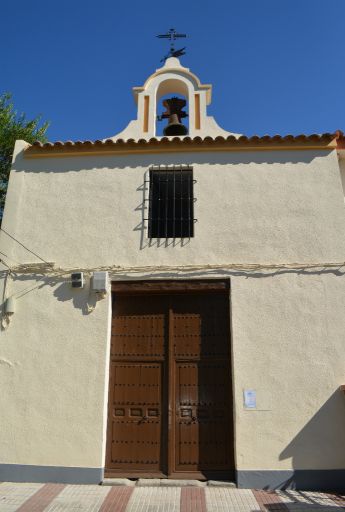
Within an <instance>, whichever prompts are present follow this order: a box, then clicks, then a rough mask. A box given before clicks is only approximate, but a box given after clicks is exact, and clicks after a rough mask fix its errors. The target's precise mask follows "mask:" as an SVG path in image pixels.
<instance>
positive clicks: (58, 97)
mask: <svg viewBox="0 0 345 512" xmlns="http://www.w3.org/2000/svg"><path fill="white" fill-rule="evenodd" d="M0 16H1V25H0V26H1V30H0V45H1V49H2V55H1V60H0V93H1V92H4V91H10V92H12V93H13V98H14V103H15V106H16V108H17V109H18V110H19V111H25V112H26V113H27V114H28V116H35V115H36V114H39V113H41V114H42V116H43V118H44V119H47V120H49V121H50V122H51V125H50V128H49V130H48V136H49V139H50V140H68V139H71V140H85V139H92V140H93V139H98V138H105V137H108V136H112V135H114V134H115V133H117V132H119V131H121V130H122V129H123V128H124V127H125V126H126V125H127V123H128V121H129V120H131V119H133V118H135V115H136V110H135V105H134V101H133V98H132V94H131V87H132V86H136V85H142V84H143V82H144V80H145V79H146V78H147V76H149V75H150V74H151V73H152V72H153V71H154V70H155V69H156V68H157V67H160V63H159V60H160V58H161V57H162V56H163V55H164V54H165V53H166V51H167V47H168V45H167V43H166V42H165V41H164V40H160V39H157V38H155V37H154V36H155V35H156V34H158V33H162V32H165V31H167V30H168V29H169V28H170V27H175V28H176V29H177V30H178V31H179V32H186V33H187V34H188V39H187V40H182V43H183V46H184V45H185V44H186V45H187V52H188V53H187V55H186V56H185V57H182V58H181V62H182V64H183V65H184V66H186V67H189V68H190V69H191V70H192V71H193V72H194V73H196V74H197V75H198V76H199V77H200V79H201V81H202V82H203V83H212V84H213V102H212V105H211V106H210V107H209V113H210V114H211V115H214V116H215V118H216V120H217V121H218V123H219V124H220V125H221V126H222V127H223V128H225V129H227V130H230V131H234V132H240V133H244V134H247V135H253V134H259V135H263V134H266V133H268V134H275V133H280V134H287V133H293V134H298V133H315V132H317V133H319V132H328V131H334V130H336V129H344V130H345V101H344V92H345V62H344V55H343V48H344V27H345V0H237V1H235V0H208V1H205V0H197V1H194V0H185V1H180V0H176V1H172V0H170V1H166V0H165V1H164V0H161V1H157V0H146V1H145V2H144V1H142V2H141V1H138V0H130V1H127V2H125V1H119V0H97V1H95V0H93V1H89V0H59V1H56V2H53V1H52V0H45V1H42V0H32V1H31V2H28V1H27V0H17V1H11V0H4V1H3V2H1V14H0Z"/></svg>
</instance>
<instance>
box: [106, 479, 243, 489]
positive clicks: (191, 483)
mask: <svg viewBox="0 0 345 512" xmlns="http://www.w3.org/2000/svg"><path fill="white" fill-rule="evenodd" d="M101 485H114V486H116V485H125V486H128V487H134V486H135V487H231V488H236V484H235V483H234V482H227V481H219V480H207V481H206V482H201V481H200V480H169V479H168V478H139V479H137V480H130V479H129V478H105V479H104V480H103V482H102V484H101Z"/></svg>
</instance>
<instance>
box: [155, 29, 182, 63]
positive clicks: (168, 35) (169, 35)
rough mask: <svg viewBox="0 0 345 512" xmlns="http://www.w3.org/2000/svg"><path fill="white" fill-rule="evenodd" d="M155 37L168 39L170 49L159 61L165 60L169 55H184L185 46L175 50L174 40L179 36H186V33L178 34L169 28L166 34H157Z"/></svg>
mask: <svg viewBox="0 0 345 512" xmlns="http://www.w3.org/2000/svg"><path fill="white" fill-rule="evenodd" d="M156 37H158V38H159V39H170V51H169V53H168V54H167V55H166V56H165V57H163V59H161V62H164V61H166V60H167V59H168V58H169V57H180V56H181V55H185V53H186V52H185V51H184V50H185V49H186V47H184V48H181V49H180V50H175V41H176V39H179V38H181V37H187V35H186V34H178V33H177V32H176V30H175V29H174V28H171V29H170V30H168V32H167V33H166V34H159V35H158V36H156Z"/></svg>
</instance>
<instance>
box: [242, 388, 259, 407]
mask: <svg viewBox="0 0 345 512" xmlns="http://www.w3.org/2000/svg"><path fill="white" fill-rule="evenodd" d="M243 398H244V408H245V409H256V391H255V390H254V389H245V390H244V391H243Z"/></svg>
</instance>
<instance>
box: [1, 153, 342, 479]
mask: <svg viewBox="0 0 345 512" xmlns="http://www.w3.org/2000/svg"><path fill="white" fill-rule="evenodd" d="M17 150H19V153H18V155H17V156H16V158H15V161H14V166H13V171H12V173H11V178H10V185H9V192H8V200H7V203H6V210H5V217H4V223H3V227H4V229H5V230H6V231H7V232H8V233H10V234H11V235H13V236H14V237H15V238H16V239H17V240H18V241H20V242H21V243H22V244H24V245H25V246H27V247H28V248H29V249H30V250H31V251H33V252H35V253H36V254H38V255H39V256H40V257H41V258H43V259H44V260H46V261H49V262H55V264H56V266H58V267H62V268H64V267H66V266H73V267H77V268H95V269H96V268H98V267H100V266H103V265H106V266H112V265H119V266H123V267H126V268H127V270H123V271H122V273H119V274H116V275H115V276H114V278H116V279H123V278H126V277H127V278H128V276H130V277H131V278H133V277H139V278H152V277H160V278H163V277H166V278H178V277H184V278H186V277H191V278H193V277H198V278H201V277H209V278H210V277H230V278H231V303H232V311H231V316H232V331H233V364H234V397H235V429H236V463H237V468H238V469H286V468H295V469H296V468H299V469H303V468H307V469H316V468H321V469H327V468H333V469H336V468H344V467H345V456H344V454H343V451H342V450H339V449H338V448H339V446H343V444H344V441H345V433H344V429H343V425H344V419H345V397H343V396H342V395H341V393H340V391H339V390H338V388H339V386H340V385H341V384H343V383H344V382H343V380H344V375H345V360H344V358H343V357H342V354H343V345H344V332H345V316H344V314H343V304H344V303H345V287H344V277H343V270H342V269H339V270H334V269H328V270H327V269H326V270H324V271H322V270H314V271H310V272H309V271H300V272H297V271H293V270H291V271H290V270H285V271H272V272H266V273H264V274H263V273H260V272H259V271H258V272H249V273H246V272H241V271H231V270H229V269H224V270H223V271H219V270H218V271H213V270H212V269H210V270H208V271H207V270H202V271H199V272H179V273H178V272H170V273H169V272H157V273H153V274H152V273H150V274H145V273H141V274H136V275H133V274H130V273H129V270H128V268H129V267H132V266H161V265H166V266H176V265H181V266H183V265H191V264H195V265H206V264H208V265H211V266H212V265H222V264H224V265H226V264H230V263H243V262H246V263H250V262H254V263H263V264H267V263H293V262H300V263H325V262H334V261H336V262H339V261H344V260H345V258H344V255H345V246H344V244H345V242H344V237H343V233H344V228H345V219H344V201H343V192H342V187H341V180H340V174H339V168H338V163H337V158H336V155H335V152H330V153H326V152H324V151H299V152H298V151H286V152H282V151H276V152H269V153H268V152H257V153H254V152H245V153H241V152H229V153H225V152H224V153H208V154H205V153H194V154H192V153H191V154H178V153H176V154H166V155H128V156H115V155H114V156H105V157H103V156H92V157H91V156H88V157H83V158H80V157H74V158H72V157H71V158H55V159H48V158H45V159H26V158H23V154H22V153H21V152H20V144H18V145H17ZM158 164H163V165H169V164H190V165H193V168H194V178H195V179H196V180H197V183H196V184H195V197H196V198H197V202H196V203H195V217H196V218H197V219H198V222H197V224H196V226H195V238H193V239H191V240H189V241H185V243H184V244H181V243H180V242H179V241H177V242H176V244H173V243H171V242H170V241H169V243H168V244H166V243H165V241H161V242H160V243H159V244H157V241H153V243H152V244H150V243H149V240H148V239H147V231H146V230H145V229H143V225H142V222H143V221H142V219H143V218H144V217H147V211H145V210H144V209H143V198H144V191H143V188H144V178H145V175H146V173H147V171H148V168H149V166H150V165H158ZM0 244H1V247H0V250H1V252H2V253H4V254H5V255H6V256H7V258H8V260H6V261H9V262H10V263H13V264H14V263H16V262H19V263H28V262H39V260H38V259H37V257H35V256H34V255H33V254H31V253H29V252H28V251H27V250H26V249H24V247H22V246H21V245H19V244H18V243H16V242H14V241H13V240H12V239H10V238H9V237H8V236H6V235H5V234H4V233H1V238H0ZM4 259H5V256H4ZM67 277H68V276H66V275H61V276H54V277H53V276H45V275H41V276H36V278H35V279H34V278H33V276H32V275H30V274H18V275H13V278H12V279H11V280H10V282H9V285H8V289H7V294H8V295H14V296H15V297H16V305H17V306H16V307H17V311H16V313H15V314H14V316H13V319H12V322H11V324H10V326H9V327H8V328H7V329H6V330H3V331H2V332H1V338H0V386H1V389H2V393H1V397H0V409H1V415H2V417H4V416H5V417H6V422H3V423H2V428H1V430H0V453H1V454H2V461H3V462H4V463H16V464H34V465H56V466H60V465H61V466H82V467H101V466H102V465H103V464H104V432H105V414H104V411H105V408H106V398H107V382H108V381H107V375H106V372H107V354H108V353H109V350H108V347H109V329H108V325H109V297H107V298H106V299H104V300H102V301H99V302H97V305H96V308H95V309H94V310H93V311H91V312H90V313H89V312H88V310H87V303H89V304H91V305H92V304H94V300H95V297H94V296H93V295H92V294H91V295H89V289H88V287H86V288H85V290H72V289H71V288H70V286H69V284H68V283H67V282H66V279H67ZM243 389H255V390H256V391H257V395H258V407H257V410H255V411H247V410H244V409H243V396H242V394H243Z"/></svg>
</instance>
